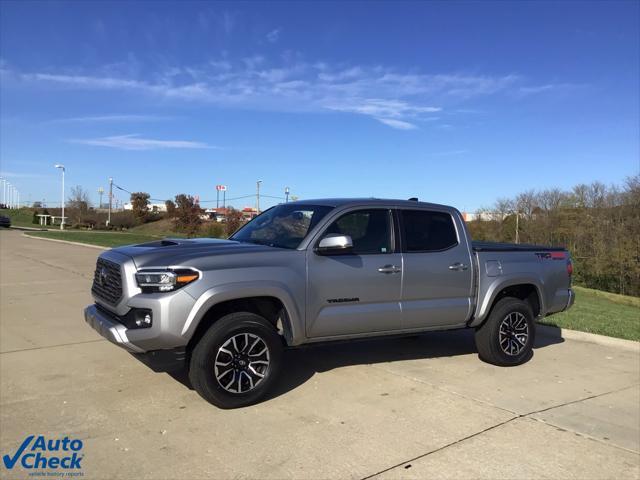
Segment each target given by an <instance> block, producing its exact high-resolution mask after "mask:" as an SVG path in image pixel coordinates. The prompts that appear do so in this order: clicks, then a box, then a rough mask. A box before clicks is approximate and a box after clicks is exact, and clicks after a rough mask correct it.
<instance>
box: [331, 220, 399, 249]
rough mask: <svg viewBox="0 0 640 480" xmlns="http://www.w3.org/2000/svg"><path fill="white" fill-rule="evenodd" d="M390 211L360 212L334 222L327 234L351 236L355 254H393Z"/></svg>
mask: <svg viewBox="0 0 640 480" xmlns="http://www.w3.org/2000/svg"><path fill="white" fill-rule="evenodd" d="M389 219H390V215H389V211H388V210H358V211H355V212H351V213H347V214H345V215H343V216H342V217H340V218H339V219H338V220H336V221H335V222H333V223H332V224H331V225H330V226H329V228H328V229H327V231H326V232H325V233H340V234H342V235H349V236H350V237H351V239H352V240H353V253H355V254H356V255H366V254H372V253H390V252H391V227H390V222H389Z"/></svg>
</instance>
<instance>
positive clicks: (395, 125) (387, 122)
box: [376, 118, 418, 130]
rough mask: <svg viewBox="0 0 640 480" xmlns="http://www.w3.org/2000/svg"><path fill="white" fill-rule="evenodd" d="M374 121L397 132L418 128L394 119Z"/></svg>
mask: <svg viewBox="0 0 640 480" xmlns="http://www.w3.org/2000/svg"><path fill="white" fill-rule="evenodd" d="M376 120H378V121H379V122H380V123H384V124H385V125H387V126H389V127H391V128H395V129H398V130H415V129H416V128H418V127H416V126H415V125H414V124H413V123H409V122H405V121H403V120H398V119H396V118H376Z"/></svg>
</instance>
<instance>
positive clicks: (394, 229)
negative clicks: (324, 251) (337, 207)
mask: <svg viewBox="0 0 640 480" xmlns="http://www.w3.org/2000/svg"><path fill="white" fill-rule="evenodd" d="M362 210H364V211H367V210H386V211H387V215H388V216H389V219H388V221H389V243H390V246H391V248H390V251H389V252H384V253H382V252H380V253H341V254H338V255H324V256H325V257H338V256H339V257H344V256H350V257H359V256H362V255H389V254H392V253H400V232H399V227H398V224H397V222H396V218H395V217H396V216H395V214H394V210H395V209H394V208H392V207H384V206H366V205H361V206H358V207H353V208H351V209H348V210H344V211H342V212H339V213H337V214H336V215H335V217H334V218H330V219H329V220H328V222H327V224H326V225H325V226H324V227H322V231H321V232H320V233H319V235H318V238H317V240H316V241H315V242H314V243H313V251H314V252H315V251H316V249H317V248H318V245H319V244H320V241H321V240H322V239H323V238H324V236H325V233H326V232H327V229H328V228H329V227H330V226H331V225H333V224H334V223H335V222H337V221H338V220H340V219H341V218H342V217H344V216H345V215H349V214H351V213H354V212H359V211H362Z"/></svg>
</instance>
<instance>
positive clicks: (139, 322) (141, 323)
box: [136, 313, 151, 328]
mask: <svg viewBox="0 0 640 480" xmlns="http://www.w3.org/2000/svg"><path fill="white" fill-rule="evenodd" d="M136 326H138V327H140V328H142V327H150V326H151V315H150V314H149V313H147V314H146V315H145V316H144V317H142V318H137V319H136Z"/></svg>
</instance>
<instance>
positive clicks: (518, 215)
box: [516, 211, 520, 243]
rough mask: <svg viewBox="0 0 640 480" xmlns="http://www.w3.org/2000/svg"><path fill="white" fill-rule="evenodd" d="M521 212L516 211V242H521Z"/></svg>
mask: <svg viewBox="0 0 640 480" xmlns="http://www.w3.org/2000/svg"><path fill="white" fill-rule="evenodd" d="M519 226H520V212H518V211H516V243H520V228H519Z"/></svg>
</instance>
